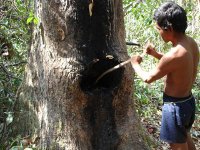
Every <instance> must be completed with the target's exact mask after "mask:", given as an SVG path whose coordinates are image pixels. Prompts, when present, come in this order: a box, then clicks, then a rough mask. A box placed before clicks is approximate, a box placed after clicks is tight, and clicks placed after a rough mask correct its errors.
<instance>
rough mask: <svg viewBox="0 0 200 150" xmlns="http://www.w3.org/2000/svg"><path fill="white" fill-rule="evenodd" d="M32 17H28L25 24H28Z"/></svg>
mask: <svg viewBox="0 0 200 150" xmlns="http://www.w3.org/2000/svg"><path fill="white" fill-rule="evenodd" d="M33 19H34V17H29V18H28V19H27V20H26V23H27V24H29V23H31V22H32V21H33Z"/></svg>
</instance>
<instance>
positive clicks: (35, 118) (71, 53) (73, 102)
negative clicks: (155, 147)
mask: <svg viewBox="0 0 200 150" xmlns="http://www.w3.org/2000/svg"><path fill="white" fill-rule="evenodd" d="M89 8H90V9H89ZM35 14H36V16H37V17H38V18H39V20H40V23H39V24H38V26H37V27H35V28H34V32H33V39H32V43H31V49H30V52H29V60H28V62H29V63H28V65H27V67H26V73H25V79H24V82H23V84H22V86H21V87H20V89H19V92H18V99H17V103H16V107H15V110H16V113H15V115H16V117H15V121H14V123H15V124H14V126H13V135H14V134H16V135H17V134H19V133H20V134H21V136H22V137H29V139H31V142H32V143H35V144H37V145H38V148H40V149H65V150H115V149H118V150H146V149H148V147H147V144H146V143H145V138H144V136H143V132H142V128H141V126H140V123H139V121H138V118H137V115H136V112H135V108H134V101H133V99H132V89H133V87H132V83H133V80H132V76H133V75H132V74H133V72H132V68H131V66H130V65H127V66H125V67H124V68H121V69H118V70H116V71H113V72H112V73H109V74H108V75H106V76H105V77H104V78H102V79H101V80H100V81H99V82H98V83H97V84H95V80H96V79H97V77H98V76H99V75H100V74H101V73H103V72H104V71H105V70H107V69H109V68H111V67H113V66H114V65H116V64H118V63H120V62H121V61H124V60H126V59H128V55H127V52H126V46H125V41H124V39H125V36H124V22H123V10H122V1H121V0H91V1H87V0H85V1H84V0H66V1H64V0H49V1H47V0H35Z"/></svg>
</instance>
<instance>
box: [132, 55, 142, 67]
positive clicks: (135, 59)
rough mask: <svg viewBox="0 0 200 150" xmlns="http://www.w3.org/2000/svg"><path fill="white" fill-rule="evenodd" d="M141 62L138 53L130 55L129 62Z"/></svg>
mask: <svg viewBox="0 0 200 150" xmlns="http://www.w3.org/2000/svg"><path fill="white" fill-rule="evenodd" d="M141 62H142V57H141V56H139V55H134V56H132V57H131V63H132V64H133V65H134V64H140V63H141Z"/></svg>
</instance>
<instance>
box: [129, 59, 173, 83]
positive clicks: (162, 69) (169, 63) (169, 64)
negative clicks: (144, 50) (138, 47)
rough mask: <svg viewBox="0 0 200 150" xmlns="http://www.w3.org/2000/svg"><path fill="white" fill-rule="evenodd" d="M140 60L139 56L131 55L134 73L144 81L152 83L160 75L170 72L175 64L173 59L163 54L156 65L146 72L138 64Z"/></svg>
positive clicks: (160, 76)
mask: <svg viewBox="0 0 200 150" xmlns="http://www.w3.org/2000/svg"><path fill="white" fill-rule="evenodd" d="M139 60H141V57H140V56H133V57H132V61H131V64H132V67H133V68H134V70H135V72H136V74H137V75H138V76H139V77H140V78H141V79H142V80H143V81H144V82H146V83H149V84H150V83H152V82H154V81H155V80H158V79H160V78H162V77H164V76H165V75H167V74H168V73H170V72H172V71H173V70H174V69H175V67H176V65H175V64H174V63H175V61H174V60H173V58H172V57H170V56H163V57H162V58H161V59H160V62H159V63H158V65H157V67H156V68H155V69H153V70H152V71H150V72H146V71H144V70H143V69H142V68H141V66H140V62H141V61H139Z"/></svg>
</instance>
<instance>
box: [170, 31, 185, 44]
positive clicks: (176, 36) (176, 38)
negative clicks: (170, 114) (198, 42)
mask: <svg viewBox="0 0 200 150" xmlns="http://www.w3.org/2000/svg"><path fill="white" fill-rule="evenodd" d="M184 39H186V34H185V33H177V32H174V34H173V39H172V40H171V42H172V45H173V47H175V46H176V45H177V44H179V43H181V42H182V41H183V40H184Z"/></svg>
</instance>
